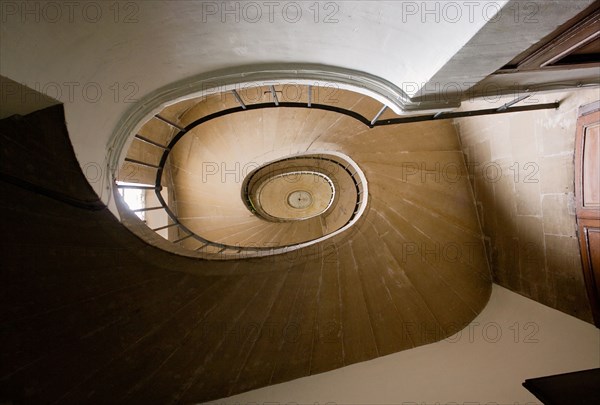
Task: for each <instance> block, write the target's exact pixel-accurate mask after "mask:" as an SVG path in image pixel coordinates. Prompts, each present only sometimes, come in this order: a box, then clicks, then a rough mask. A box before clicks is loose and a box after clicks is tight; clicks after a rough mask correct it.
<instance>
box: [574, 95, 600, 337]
mask: <svg viewBox="0 0 600 405" xmlns="http://www.w3.org/2000/svg"><path fill="white" fill-rule="evenodd" d="M580 114H581V115H580V117H579V120H578V122H577V139H576V148H577V149H576V151H575V192H576V194H577V226H578V229H579V246H580V248H581V259H582V262H583V271H584V277H585V284H586V288H587V292H588V297H589V300H590V305H591V307H592V312H593V314H594V322H595V324H596V326H598V327H600V102H596V103H594V104H591V105H589V106H586V107H582V109H581V110H580Z"/></svg>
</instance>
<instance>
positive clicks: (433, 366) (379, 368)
mask: <svg viewBox="0 0 600 405" xmlns="http://www.w3.org/2000/svg"><path fill="white" fill-rule="evenodd" d="M598 364H600V331H599V330H598V329H596V328H595V327H594V326H592V325H590V324H588V323H585V322H582V321H580V320H578V319H576V318H573V317H571V316H568V315H565V314H563V313H561V312H559V311H556V310H554V309H551V308H548V307H546V306H544V305H541V304H539V303H537V302H535V301H532V300H529V299H527V298H524V297H522V296H520V295H517V294H515V293H512V292H511V291H509V290H507V289H505V288H502V287H500V286H498V285H494V288H493V291H492V297H491V299H490V302H489V304H488V305H487V307H486V308H485V309H484V310H483V312H482V313H481V314H480V315H479V316H478V317H477V318H476V319H475V320H474V321H473V322H472V323H471V324H470V325H469V326H468V327H467V328H465V329H464V330H463V331H462V332H460V333H458V334H456V335H455V336H453V337H451V338H448V339H446V340H443V341H441V342H437V343H433V344H430V345H427V346H422V347H418V348H416V349H412V350H407V351H404V352H400V353H396V354H392V355H389V356H385V357H381V358H378V359H375V360H371V361H367V362H364V363H359V364H355V365H352V366H348V367H344V368H341V369H338V370H334V371H331V372H327V373H323V374H319V375H315V376H311V377H307V378H302V379H298V380H294V381H291V382H288V383H284V384H279V385H274V386H270V387H266V388H263V389H259V390H255V391H251V392H247V393H244V394H241V395H237V396H234V397H230V398H228V399H223V400H218V401H213V402H209V404H214V405H216V404H218V405H228V404H236V405H238V404H239V405H242V404H248V403H251V404H261V405H262V404H271V405H274V404H289V403H294V404H295V403H298V404H319V405H321V404H330V405H333V404H394V405H399V404H403V403H405V404H422V403H427V404H431V403H441V404H446V403H450V402H455V403H458V404H463V403H469V404H477V403H480V404H486V403H490V402H495V403H498V404H514V403H519V404H533V403H535V404H538V403H539V401H537V400H536V399H535V397H534V396H533V395H531V394H530V393H529V392H528V391H527V390H525V389H524V388H523V387H522V386H521V384H522V382H523V381H524V380H525V379H527V378H533V377H539V376H544V375H552V374H558V373H564V372H570V371H576V370H584V369H590V368H595V367H598Z"/></svg>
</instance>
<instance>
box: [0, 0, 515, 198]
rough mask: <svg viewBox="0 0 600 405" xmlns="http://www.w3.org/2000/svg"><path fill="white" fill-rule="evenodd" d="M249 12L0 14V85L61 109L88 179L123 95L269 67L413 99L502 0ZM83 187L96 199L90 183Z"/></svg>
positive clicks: (176, 9)
mask: <svg viewBox="0 0 600 405" xmlns="http://www.w3.org/2000/svg"><path fill="white" fill-rule="evenodd" d="M252 3H253V4H254V5H255V6H254V7H258V8H260V9H261V10H262V16H261V17H260V19H258V21H256V22H251V21H250V20H255V19H256V13H255V10H253V9H250V8H247V9H246V11H245V12H244V7H247V6H245V4H246V3H244V2H225V3H224V2H191V1H189V2H188V1H176V2H161V1H140V2H124V3H114V2H93V3H91V4H93V5H89V6H88V3H85V2H70V4H71V6H67V5H65V3H55V2H52V5H50V3H39V2H34V3H31V4H30V5H29V6H27V5H26V3H25V2H10V7H11V8H8V7H7V6H6V4H9V3H5V5H4V6H3V10H2V12H3V13H2V22H1V35H0V55H1V58H0V74H2V75H4V76H7V77H9V78H11V79H13V80H15V81H18V82H20V83H22V84H25V85H27V86H29V87H32V88H34V89H38V90H42V91H43V92H46V93H47V94H48V95H50V96H58V98H59V99H60V100H61V101H62V102H64V103H65V110H66V117H67V125H68V127H69V132H70V134H71V136H72V140H73V144H74V148H75V151H76V154H77V157H78V159H79V162H80V164H81V165H82V167H84V168H87V169H88V170H89V169H90V167H91V166H90V165H92V166H94V167H95V165H99V166H102V165H103V162H104V158H105V156H104V155H105V153H106V149H105V148H106V145H107V142H108V140H109V138H110V136H111V134H112V133H113V131H114V130H115V126H116V125H117V122H118V120H119V119H120V118H121V117H122V116H123V114H125V113H126V111H127V110H128V109H129V108H130V107H131V103H128V102H127V101H128V100H127V99H126V98H127V96H128V95H132V96H133V97H131V98H132V99H139V98H141V97H143V96H144V95H146V94H148V93H149V92H151V91H153V90H156V89H157V88H160V87H162V86H164V85H166V84H169V83H172V82H175V81H177V80H180V79H184V78H187V77H190V76H194V75H198V74H201V73H205V72H209V71H211V70H215V69H220V68H227V67H235V66H241V65H248V64H256V63H277V62H296V63H318V64H325V65H334V66H339V67H344V68H349V69H354V70H359V71H364V72H367V73H370V74H372V75H375V76H379V77H381V78H383V79H386V80H388V81H390V82H392V83H394V84H396V85H397V86H399V87H403V88H406V86H405V84H406V83H415V84H416V86H415V85H410V86H409V87H410V88H409V89H408V90H409V93H414V92H415V91H416V90H418V87H419V85H420V84H423V83H425V82H426V81H427V80H428V79H430V78H431V77H432V76H433V75H434V74H435V73H436V72H437V71H438V70H439V69H441V68H442V66H443V65H444V64H445V63H446V62H447V61H448V60H449V59H450V58H451V57H452V56H453V55H454V54H455V53H456V52H458V51H459V50H460V49H461V47H462V46H463V45H464V44H466V43H467V42H468V41H469V39H471V38H472V37H473V36H474V35H475V34H476V33H477V32H478V31H479V30H480V28H481V27H483V25H485V23H486V22H487V21H489V19H490V18H492V17H493V15H494V13H495V12H496V11H497V10H498V9H499V8H500V7H501V6H503V5H504V4H505V3H506V0H503V1H480V2H477V5H475V6H473V5H472V4H473V3H474V2H464V1H458V2H453V3H454V4H459V5H460V6H461V8H462V10H461V11H460V12H461V16H460V17H459V18H458V19H457V18H456V11H455V10H453V9H451V8H444V5H445V2H435V3H438V7H439V9H438V11H437V12H436V11H435V9H434V7H436V6H435V3H434V2H415V1H378V2H374V1H373V2H372V1H337V2H316V3H315V2H297V3H294V2H274V3H273V2H271V3H269V2H261V1H259V2H252ZM466 3H470V4H471V5H470V6H466V5H465V4H466ZM57 4H58V5H57ZM115 4H119V9H118V13H117V9H116V7H115ZM236 4H237V6H236ZM425 4H429V7H431V8H430V9H429V10H430V11H431V10H434V11H433V12H431V13H427V10H426V9H425V8H424V7H425ZM297 5H301V8H302V16H301V17H300V18H298V17H297V14H296V13H295V11H296V7H297ZM315 5H316V6H317V8H319V14H318V16H316V14H315V12H314V7H315ZM25 7H29V8H28V9H27V10H26V9H25ZM36 7H37V9H36ZM111 7H112V8H111ZM222 7H229V9H233V10H235V8H236V7H239V8H240V11H239V13H238V16H239V22H236V17H237V16H236V13H235V12H234V13H233V14H228V15H225V16H223V15H221V13H220V9H221V8H222ZM309 7H313V9H312V10H311V9H309ZM415 7H416V8H415ZM215 8H216V12H215ZM284 9H286V10H287V14H286V15H285V16H284V14H283V10H284ZM32 10H33V11H32ZM271 10H272V12H271ZM27 11H29V13H27ZM98 11H101V13H102V14H101V16H98V14H97V13H98ZM213 12H215V14H213ZM331 13H334V14H333V15H332V16H331V19H332V22H329V23H326V22H325V21H324V20H325V19H326V16H327V15H330V14H331ZM128 18H129V20H131V21H130V22H126V20H127V19H128ZM223 19H225V21H224V22H223V21H222V20H223ZM294 19H297V20H298V21H297V22H290V21H292V20H294ZM315 19H316V20H317V21H318V22H315ZM411 86H412V87H411ZM98 89H100V90H101V92H102V94H101V96H98V95H97V91H98ZM117 89H118V90H117ZM89 178H90V180H92V185H93V186H94V188H95V189H96V191H97V192H99V194H101V188H102V187H103V186H102V182H101V181H100V180H99V179H98V176H97V174H96V173H95V172H92V173H90V174H89ZM104 186H106V184H104Z"/></svg>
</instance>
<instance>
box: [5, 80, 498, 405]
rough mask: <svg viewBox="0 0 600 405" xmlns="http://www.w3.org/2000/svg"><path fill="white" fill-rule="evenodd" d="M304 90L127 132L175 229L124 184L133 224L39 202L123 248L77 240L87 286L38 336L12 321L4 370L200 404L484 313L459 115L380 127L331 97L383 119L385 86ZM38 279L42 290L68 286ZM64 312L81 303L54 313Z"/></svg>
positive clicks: (130, 167) (59, 390) (259, 92)
mask: <svg viewBox="0 0 600 405" xmlns="http://www.w3.org/2000/svg"><path fill="white" fill-rule="evenodd" d="M296 88H297V89H298V92H297V93H296V95H295V96H294V97H291V96H288V94H289V92H288V91H286V88H285V85H280V86H275V88H274V90H275V91H276V95H277V97H278V103H279V104H280V105H279V106H272V107H269V108H266V107H265V108H255V109H253V108H251V106H252V105H257V104H270V103H273V101H274V100H273V93H272V92H271V89H270V88H269V87H268V86H266V87H256V88H250V89H246V90H245V91H239V93H238V95H239V97H240V98H241V100H242V102H243V103H244V105H245V106H246V107H247V108H246V109H243V110H241V111H236V112H234V113H230V114H223V115H222V116H217V117H215V118H213V119H210V120H206V121H205V122H202V123H200V124H198V125H192V124H193V123H195V122H198V121H199V120H200V121H202V119H203V118H204V117H207V116H210V115H211V114H217V115H218V114H219V113H220V112H223V111H226V110H228V109H233V108H239V107H240V102H239V100H237V99H236V97H234V95H233V94H232V93H230V92H228V93H219V94H214V95H211V96H206V97H202V98H196V99H189V100H186V101H183V102H179V103H174V104H172V105H170V106H168V107H166V108H164V109H163V110H162V111H160V113H159V114H157V115H158V116H159V117H155V118H151V119H149V120H148V121H147V122H145V123H144V124H143V126H142V127H141V129H140V130H139V132H138V133H136V134H132V141H131V144H130V146H129V149H128V152H127V159H126V161H125V163H124V165H123V167H122V168H121V170H120V171H119V174H118V176H117V178H116V180H118V181H122V182H126V183H127V184H129V186H122V187H121V188H123V187H136V186H137V187H139V189H143V190H146V191H149V192H151V193H154V192H155V191H156V190H158V192H159V193H162V194H161V195H163V198H164V200H165V202H166V203H167V206H168V209H169V210H170V211H171V214H173V215H174V217H175V218H176V219H175V220H174V219H173V218H170V219H169V220H168V223H167V224H166V225H165V226H163V227H162V228H163V229H162V230H161V231H165V230H166V231H167V232H166V233H163V235H165V236H166V238H165V237H163V236H159V235H158V234H157V233H156V232H154V231H152V230H151V229H150V228H149V227H147V226H146V224H144V223H143V222H142V221H141V220H140V219H139V218H138V217H137V216H136V215H135V213H132V212H131V210H129V209H128V208H127V206H126V205H125V204H123V202H122V201H121V202H120V213H121V223H118V222H116V221H115V220H114V218H112V217H111V215H110V214H109V213H108V211H107V210H106V209H104V210H101V211H97V210H96V211H93V212H92V211H85V210H84V209H82V208H77V207H71V206H64V207H63V206H62V205H60V204H58V203H57V204H55V205H51V206H50V208H49V209H50V210H52V212H53V213H54V214H53V216H52V217H51V219H44V218H45V217H41V216H40V217H39V218H38V221H50V222H51V223H52V224H53V225H52V226H53V227H55V228H53V229H59V228H60V227H62V228H60V229H62V230H64V232H71V231H72V234H73V238H72V240H71V239H70V241H69V242H64V244H65V245H66V246H68V245H69V244H77V245H85V244H86V243H87V244H92V245H94V244H96V245H98V244H103V246H106V247H107V249H113V250H114V252H117V255H118V258H117V259H115V257H114V256H111V255H108V256H107V257H103V256H100V257H94V259H93V260H89V258H86V257H81V258H79V257H78V256H76V255H78V253H77V252H79V251H76V252H75V253H73V255H75V256H73V257H72V260H80V261H81V262H82V263H84V262H85V263H87V266H89V268H90V269H92V270H87V271H86V272H84V273H81V274H77V275H71V276H69V277H76V278H77V279H78V280H79V281H80V283H82V284H83V285H86V287H85V288H84V289H77V288H75V289H69V290H68V291H63V290H62V289H61V290H60V293H55V294H54V295H53V296H54V298H53V301H52V302H53V303H52V304H51V305H48V308H46V309H45V310H44V311H38V312H39V313H40V314H44V315H43V316H44V319H45V320H44V322H43V323H42V324H36V325H37V327H38V328H39V331H37V332H36V333H37V335H36V334H33V335H31V328H29V329H27V330H28V331H29V333H30V335H28V336H37V338H35V337H30V338H29V339H28V340H27V341H18V340H12V339H8V340H7V339H3V344H4V345H5V346H6V347H9V348H10V347H12V348H13V349H14V351H15V352H16V353H19V356H16V355H15V357H14V358H13V357H11V358H10V359H4V360H3V362H2V363H3V366H2V369H1V371H2V375H1V376H0V382H1V383H2V384H3V387H17V386H19V384H21V385H26V383H25V382H26V381H30V380H31V379H32V378H34V377H35V376H36V375H39V374H40V373H44V375H46V379H45V380H44V383H43V384H42V385H39V386H35V388H33V389H31V390H30V391H28V392H27V393H19V394H16V395H17V397H22V398H34V399H35V398H37V399H42V398H43V401H44V402H54V401H58V400H60V401H62V402H68V403H82V402H87V403H90V402H93V403H114V402H128V403H190V402H200V401H206V400H210V399H216V398H222V397H226V396H228V395H232V394H236V393H239V392H243V391H247V390H250V389H254V388H258V387H262V386H265V385H270V384H275V383H279V382H284V381H288V380H291V379H294V378H299V377H303V376H307V375H311V374H316V373H321V372H324V371H328V370H332V369H336V368H339V367H343V366H347V365H350V364H353V363H357V362H361V361H366V360H370V359H373V358H376V357H379V356H384V355H387V354H391V353H394V352H398V351H401V350H407V349H410V348H413V347H416V346H420V345H424V344H427V343H431V342H434V341H437V340H440V339H443V338H445V337H447V336H450V335H452V334H454V333H455V332H457V331H459V330H460V329H462V328H463V327H465V326H466V325H467V324H468V323H469V322H470V321H472V320H473V318H474V317H475V316H476V315H477V314H478V313H479V312H480V311H481V310H482V309H483V307H484V306H485V304H486V303H487V300H488V298H489V295H490V292H491V279H490V273H489V269H488V264H487V261H486V258H485V252H484V245H483V241H482V234H481V230H480V225H479V223H478V219H477V215H476V209H475V205H474V199H473V196H472V191H471V186H470V183H469V178H468V175H467V169H466V167H465V163H464V159H463V155H462V152H461V150H460V146H459V141H458V137H457V134H456V132H455V129H454V127H453V125H452V123H451V122H448V121H435V122H423V123H412V124H405V125H393V126H380V127H374V128H370V127H369V125H365V123H364V122H360V121H359V120H357V119H356V118H355V117H353V116H352V115H348V114H343V113H340V112H339V111H336V110H335V109H343V110H346V111H350V112H352V113H355V114H360V115H362V116H364V117H373V116H375V115H376V114H377V113H378V111H380V110H381V104H380V103H378V102H377V101H375V100H374V99H372V98H369V97H367V96H363V95H360V94H357V93H353V92H350V91H342V90H336V91H335V92H333V93H332V92H331V91H319V89H318V88H313V92H312V95H311V100H310V102H311V103H312V106H311V107H309V106H308V102H309V100H308V94H307V87H306V86H296ZM286 102H290V103H291V102H299V103H304V104H306V106H304V107H300V106H295V107H294V106H285V105H284V104H285V103H286ZM315 105H327V106H331V107H335V108H334V109H329V110H327V109H319V108H315ZM386 116H393V113H391V112H389V111H388V112H386V113H385V114H384V115H383V118H385V117H386ZM11 125H12V124H11ZM15 125H16V124H15ZM58 126H59V127H61V128H62V129H61V130H62V131H63V132H64V133H66V130H65V129H64V123H62V122H61V123H60V124H59V125H58ZM192 126H193V128H192ZM39 127H40V128H44V127H48V124H47V123H45V124H44V125H41V124H40V125H39ZM186 128H187V129H186ZM59 132H60V131H58V130H57V131H55V133H59ZM134 135H135V137H134ZM178 135H179V138H180V139H179V140H178V141H177V142H176V144H174V146H172V147H169V145H171V143H172V141H173V140H174V139H175V137H177V136H178ZM24 139H26V138H24V137H21V138H19V139H18V140H17V141H18V142H24ZM17 141H15V142H17ZM165 151H167V152H168V153H167V156H166V158H165V160H164V162H163V163H164V164H163V166H162V168H161V169H160V170H161V171H162V173H160V175H159V178H160V183H161V187H162V189H160V188H156V180H157V171H158V170H159V169H158V168H160V167H161V159H162V158H163V156H165ZM71 154H72V152H71ZM73 161H75V159H74V157H73ZM42 163H43V162H42ZM6 164H7V163H6ZM40 164H41V163H40ZM353 165H354V166H353ZM49 167H50V166H49ZM57 167H58V166H57ZM356 168H358V169H359V171H360V175H359V174H357V173H358V171H357V170H356ZM51 170H54V169H51ZM69 173H71V172H69ZM77 176H79V177H77ZM77 176H75V175H73V174H71V178H72V179H73V180H72V181H71V184H73V186H72V187H75V185H76V184H80V183H82V182H84V181H85V180H82V179H83V176H81V173H79V174H77ZM67 177H68V176H66V175H62V178H67ZM361 177H362V178H361ZM57 178H60V176H57ZM78 182H79V183H78ZM115 187H117V186H115ZM11 192H12V193H15V194H14V195H17V196H19V195H20V194H19V193H20V192H18V191H14V190H13V191H11ZM21 193H23V192H21ZM115 194H116V193H115ZM11 195H12V194H11ZM19 198H21V197H19ZM30 198H33V199H30V200H28V201H37V200H35V199H36V198H43V197H30ZM15 206H16V205H15ZM361 207H362V208H361ZM151 208H153V207H151ZM161 210H164V207H162V208H161V207H160V206H159V207H156V210H155V211H157V212H158V211H161ZM63 217H65V218H66V217H71V218H73V217H76V218H78V221H79V225H78V227H76V228H73V226H72V225H69V224H70V223H72V221H71V222H66V221H62V220H61V218H63ZM8 220H9V221H10V218H8ZM122 225H125V226H126V227H127V228H128V229H129V230H127V229H125V228H124V227H123V226H122ZM347 225H349V226H347ZM32 226H34V227H35V225H32ZM344 227H346V228H344ZM17 228H18V227H17ZM100 241H101V242H100ZM290 246H292V247H294V246H295V248H294V249H291V250H290V249H289V247H290ZM286 249H288V250H286ZM111 252H112V250H111ZM262 256H266V257H262ZM213 259H214V260H213ZM21 260H23V261H24V262H25V263H26V262H27V261H28V260H29V259H28V258H27V257H26V256H24V257H22V258H21ZM115 260H116V262H115ZM115 263H117V265H116V266H115ZM50 265H51V264H50ZM94 269H96V270H94ZM55 272H56V273H57V274H60V273H61V269H60V267H59V266H58V265H57V267H56V269H55ZM48 277H54V276H53V275H52V274H50V275H49V276H48ZM56 277H59V276H56ZM61 277H62V276H61ZM57 280H60V279H59V278H57ZM44 282H45V283H46V284H40V286H39V287H36V288H39V289H40V290H41V291H46V290H47V289H52V288H54V287H53V286H54V285H57V283H53V282H52V280H48V279H47V278H46V279H45V281H44ZM40 283H42V282H41V281H40ZM69 285H71V284H69ZM56 288H58V287H56ZM90 289H93V291H88V290H90ZM82 290H85V291H86V292H87V295H86V297H93V298H92V299H89V298H86V300H84V301H82V297H80V295H81V294H83V292H82ZM51 291H52V290H51ZM9 295H10V297H8V298H6V299H7V300H10V299H13V300H15V301H18V300H19V296H18V294H17V292H14V294H9ZM49 295H50V293H44V294H42V296H44V297H46V296H49ZM11 297H12V298H11ZM40 299H41V298H40ZM34 304H35V303H23V304H22V307H21V306H20V307H17V309H15V310H14V311H16V312H14V311H13V313H10V314H8V315H7V322H8V323H9V324H10V325H12V324H11V323H10V322H14V323H15V325H20V324H19V322H25V323H24V324H23V325H24V326H22V327H26V325H29V324H28V323H27V322H29V321H28V320H27V319H25V320H23V319H21V318H19V316H18V314H19V313H21V311H22V308H28V307H29V306H30V305H34ZM30 318H31V317H29V316H28V319H30ZM11 319H12V320H11ZM59 319H69V320H71V321H69V322H67V325H64V322H62V323H61V325H63V328H62V329H56V328H54V327H53V325H54V324H53V321H54V320H57V321H56V322H58V320H59ZM78 319H83V321H78ZM31 325H33V324H31ZM14 327H15V328H16V329H15V330H18V328H19V327H21V326H14ZM65 331H68V333H66V332H65ZM36 339H37V340H36ZM42 342H43V344H42ZM57 362H60V364H61V367H60V375H58V374H59V371H58V370H55V372H52V370H54V368H55V366H56V363H57ZM84 365H85V367H84ZM48 376H49V377H48ZM65 376H67V377H65ZM98 387H101V389H99V388H98Z"/></svg>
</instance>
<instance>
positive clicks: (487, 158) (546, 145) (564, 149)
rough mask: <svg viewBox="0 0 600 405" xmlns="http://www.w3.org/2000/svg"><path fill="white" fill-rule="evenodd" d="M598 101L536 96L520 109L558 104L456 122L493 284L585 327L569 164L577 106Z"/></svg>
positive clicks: (573, 95)
mask: <svg viewBox="0 0 600 405" xmlns="http://www.w3.org/2000/svg"><path fill="white" fill-rule="evenodd" d="M598 98H599V96H598V89H592V90H581V91H575V92H573V91H571V92H569V93H550V94H544V95H542V94H536V95H533V96H532V97H531V98H530V99H528V100H526V101H524V102H521V104H522V105H526V104H528V103H529V104H533V103H547V102H554V101H555V100H560V101H561V102H562V104H561V107H560V108H559V110H558V111H556V110H543V111H535V112H522V113H514V114H505V115H494V116H483V117H475V118H464V119H459V120H456V125H457V128H458V132H459V135H460V139H461V142H462V148H463V151H464V153H465V157H466V160H467V164H468V166H469V168H470V174H471V176H472V177H471V180H472V182H473V189H474V192H475V199H476V201H477V208H478V213H479V217H480V220H481V224H482V229H483V232H484V234H485V237H486V248H487V254H488V257H489V261H490V265H491V267H492V272H493V275H494V281H495V282H496V283H498V284H500V285H502V286H505V287H507V288H509V289H511V290H513V291H515V292H518V293H519V294H522V295H524V296H526V297H529V298H532V299H535V300H537V301H540V302H542V303H544V304H546V305H549V306H551V307H553V308H556V309H559V310H561V311H563V312H566V313H568V314H571V315H574V316H576V317H578V318H581V319H583V320H586V321H588V322H591V321H592V318H591V313H590V308H589V304H588V302H587V297H586V292H585V287H584V281H583V273H582V269H581V259H580V256H579V246H578V240H577V235H576V222H575V200H574V163H573V162H574V151H575V132H576V129H575V126H576V120H577V117H578V109H579V107H580V106H582V105H585V104H588V103H590V102H592V101H595V100H597V99H598ZM511 99H512V97H509V98H505V99H502V100H478V101H477V102H470V103H465V104H464V105H463V107H462V108H463V109H465V110H472V109H479V108H492V107H495V106H499V105H501V104H502V103H504V102H506V101H509V100H511ZM521 104H520V105H521Z"/></svg>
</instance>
